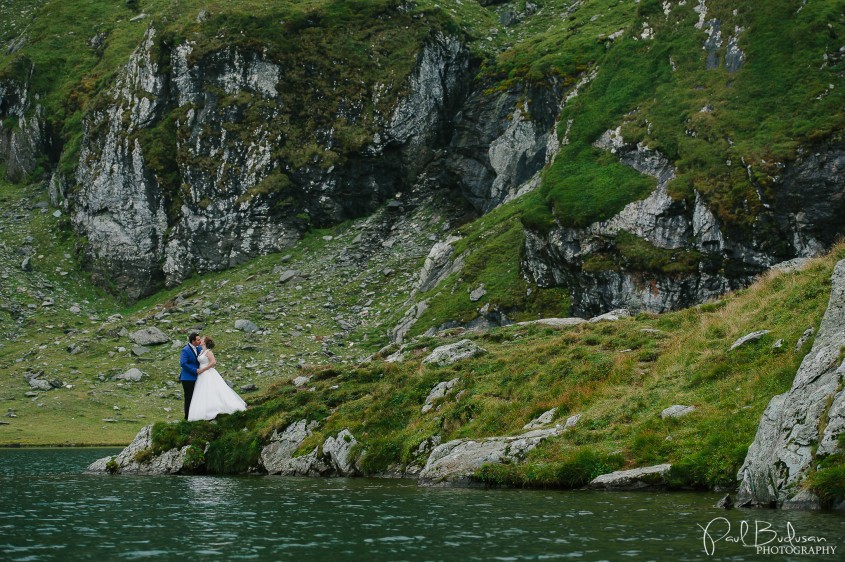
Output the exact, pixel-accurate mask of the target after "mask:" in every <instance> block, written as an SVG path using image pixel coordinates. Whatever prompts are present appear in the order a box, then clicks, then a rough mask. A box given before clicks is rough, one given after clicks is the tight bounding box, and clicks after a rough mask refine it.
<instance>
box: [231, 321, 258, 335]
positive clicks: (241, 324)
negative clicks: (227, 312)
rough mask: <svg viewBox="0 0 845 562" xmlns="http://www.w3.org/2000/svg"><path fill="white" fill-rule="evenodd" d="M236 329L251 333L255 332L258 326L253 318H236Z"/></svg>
mask: <svg viewBox="0 0 845 562" xmlns="http://www.w3.org/2000/svg"><path fill="white" fill-rule="evenodd" d="M235 329H236V330H240V331H241V332H246V333H247V334H251V333H253V332H257V331H258V326H256V325H255V323H254V322H252V321H251V320H243V319H240V320H235Z"/></svg>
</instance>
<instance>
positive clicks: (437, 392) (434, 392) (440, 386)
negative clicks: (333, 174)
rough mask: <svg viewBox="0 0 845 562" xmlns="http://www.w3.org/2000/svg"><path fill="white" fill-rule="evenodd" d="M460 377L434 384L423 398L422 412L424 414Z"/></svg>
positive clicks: (450, 389)
mask: <svg viewBox="0 0 845 562" xmlns="http://www.w3.org/2000/svg"><path fill="white" fill-rule="evenodd" d="M459 380H460V379H457V378H454V379H452V380H450V381H444V382H439V383H437V384H436V385H434V388H432V389H431V392H429V393H428V396H427V397H426V399H425V404H424V405H423V407H422V413H423V414H425V413H426V412H428V411H429V410H431V409H432V408H433V407H434V401H435V400H439V399H440V398H443V397H444V396H446V395H447V394H449V393H450V392H452V389H453V388H455V385H456V384H458V381H459Z"/></svg>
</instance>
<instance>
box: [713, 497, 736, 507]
mask: <svg viewBox="0 0 845 562" xmlns="http://www.w3.org/2000/svg"><path fill="white" fill-rule="evenodd" d="M733 506H734V501H733V499H732V498H731V495H730V494H725V497H723V498H722V499H720V500H719V501H717V502H716V505H714V506H713V507H717V508H719V509H731V508H732V507H733Z"/></svg>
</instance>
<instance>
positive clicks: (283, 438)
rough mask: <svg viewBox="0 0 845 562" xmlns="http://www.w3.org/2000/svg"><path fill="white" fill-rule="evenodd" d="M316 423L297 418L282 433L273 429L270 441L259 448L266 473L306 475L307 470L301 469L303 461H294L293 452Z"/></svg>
mask: <svg viewBox="0 0 845 562" xmlns="http://www.w3.org/2000/svg"><path fill="white" fill-rule="evenodd" d="M317 425H318V423H317V422H316V421H311V422H309V421H307V420H299V421H298V422H296V423H292V424H290V425H289V426H287V427H286V428H285V430H284V431H283V432H282V433H279V432H277V431H274V432H273V435H272V437H271V438H270V443H269V444H268V445H266V446H265V447H264V448H263V449H261V464H262V465H263V466H264V468H265V469H266V470H267V473H268V474H282V475H288V476H307V475H308V472H307V471H304V472H303V471H302V468H303V467H304V463H302V461H295V460H294V457H293V454H294V453H295V452H296V450H297V449H298V448H299V446H300V445H301V444H302V442H303V441H305V439H306V438H307V437H308V436H310V435H311V433H312V432H313V431H314V429H316V427H317Z"/></svg>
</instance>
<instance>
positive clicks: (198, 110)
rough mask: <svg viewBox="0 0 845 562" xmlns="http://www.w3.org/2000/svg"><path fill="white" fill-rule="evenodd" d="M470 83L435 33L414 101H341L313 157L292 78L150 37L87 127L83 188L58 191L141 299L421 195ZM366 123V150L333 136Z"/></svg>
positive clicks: (92, 254) (410, 85) (65, 183)
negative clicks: (299, 125)
mask: <svg viewBox="0 0 845 562" xmlns="http://www.w3.org/2000/svg"><path fill="white" fill-rule="evenodd" d="M168 49H169V50H168ZM318 71H319V70H315V72H318ZM469 71H470V66H469V56H468V53H467V51H466V49H465V48H464V46H463V45H462V44H461V43H460V41H458V39H457V38H455V37H453V36H448V35H445V34H442V33H435V34H433V35H432V36H431V37H430V39H429V40H428V41H427V42H426V43H425V44H424V45H423V47H422V49H421V51H420V53H419V55H418V57H417V64H416V66H415V68H414V70H413V72H412V73H411V75H410V76H408V77H407V79H406V82H405V84H404V88H403V91H404V92H405V94H404V96H403V97H402V98H401V99H396V100H386V101H385V102H383V103H381V104H377V103H375V102H374V101H373V100H368V99H367V98H366V94H362V96H361V97H359V98H357V99H343V98H341V99H338V100H335V102H336V108H337V109H336V113H335V114H333V115H331V116H329V117H330V122H329V124H327V125H326V126H325V127H319V128H317V129H316V130H315V131H314V135H315V137H316V139H317V142H318V144H315V145H313V146H300V143H303V141H305V140H306V139H298V138H289V137H287V136H286V134H285V131H287V130H290V127H287V128H286V125H287V124H288V123H289V122H290V121H291V120H296V119H307V118H308V115H307V113H308V112H307V110H305V111H303V112H302V113H299V114H298V113H297V112H296V111H295V110H292V109H291V108H290V105H289V104H290V101H291V94H290V92H286V91H285V89H286V88H288V87H290V86H289V80H288V78H287V75H288V74H289V73H290V69H287V68H285V67H284V66H283V65H282V64H280V63H278V62H276V61H275V60H273V59H272V58H270V57H268V56H267V55H266V54H263V53H261V52H256V51H251V50H246V49H241V48H236V47H230V48H226V49H223V50H219V51H213V52H210V53H207V54H204V55H202V56H199V57H198V56H195V55H194V54H193V48H192V45H191V44H190V43H181V44H179V45H175V46H168V45H167V44H166V42H163V41H161V40H159V39H158V38H157V32H156V28H155V27H150V28H149V29H148V31H147V33H146V35H145V37H144V40H143V42H142V44H141V45H140V46H139V47H138V48H137V49H136V50H135V52H134V53H133V54H132V56H131V58H130V60H129V62H128V63H127V65H126V66H125V67H124V68H123V69H122V70H121V71H120V72H119V74H118V78H117V79H116V81H115V83H114V85H113V86H112V88H111V89H110V91H109V92H108V94H107V95H106V98H107V100H108V101H107V103H105V104H104V105H103V107H102V109H100V110H98V111H95V112H94V113H93V114H91V115H89V117H88V119H87V120H86V122H85V135H84V138H83V142H82V150H81V154H80V159H79V166H78V168H77V170H76V175H75V178H73V179H72V180H68V179H66V178H65V179H63V180H57V179H54V182H53V183H54V184H55V185H58V186H59V187H58V188H56V189H54V193H55V195H56V203H60V202H62V201H64V204H65V205H66V206H67V207H68V208H70V209H72V212H73V222H74V225H75V228H76V229H77V231H78V232H79V234H80V235H82V236H84V237H85V240H86V242H87V244H86V251H87V253H88V255H89V258H90V262H91V264H92V267H93V268H94V270H95V271H96V272H97V273H98V275H99V276H100V277H101V279H102V280H103V281H107V282H108V283H110V284H113V285H114V286H116V287H117V288H120V289H122V290H124V291H126V292H127V293H128V294H129V296H130V297H132V298H137V297H139V296H141V295H144V294H147V293H149V292H150V291H152V290H154V289H155V288H156V287H158V286H159V285H160V283H161V282H162V281H163V282H165V283H166V284H168V285H172V284H176V283H179V282H180V281H182V280H183V279H185V278H186V277H187V276H188V275H190V274H191V273H192V272H204V271H211V270H218V269H224V268H227V267H230V266H232V265H234V264H237V263H240V262H242V261H244V260H246V259H248V258H250V257H253V256H256V255H262V254H266V253H269V252H272V251H278V250H280V249H282V248H284V247H286V246H289V245H290V244H291V243H292V242H293V241H294V240H297V239H298V238H299V237H300V235H301V233H302V231H303V230H304V229H305V228H308V226H309V225H316V226H320V225H329V224H334V223H337V222H339V221H341V220H344V219H346V218H350V217H357V216H361V215H363V214H365V213H369V212H372V211H373V210H375V208H376V207H377V206H379V205H380V204H382V203H383V202H384V201H386V200H387V199H388V198H389V197H392V196H393V195H394V194H395V193H397V192H400V191H402V190H404V189H409V188H410V187H411V182H412V181H413V180H414V178H415V177H416V176H417V175H418V174H419V173H420V172H422V170H423V169H424V167H425V166H426V165H427V164H428V163H429V162H430V161H431V159H432V157H433V151H434V150H435V149H436V147H437V146H438V144H439V143H442V142H443V138H444V137H445V136H446V135H447V133H446V132H445V131H444V123H445V122H446V121H447V120H448V118H449V116H450V115H451V113H452V111H453V110H452V107H453V106H454V105H455V104H456V103H457V100H458V99H460V97H461V95H462V81H463V79H464V78H465V77H466V75H467V73H468V72H469ZM315 80H316V79H315ZM367 86H368V88H372V87H374V86H375V85H372V84H370V85H367ZM385 89H388V90H389V88H386V87H385ZM320 95H332V93H331V92H323V93H321V94H320ZM365 105H370V108H369V109H365V108H364V106H365ZM373 106H374V108H375V109H373ZM383 108H389V110H390V112H389V113H385V114H382V113H379V111H380V110H383ZM366 111H375V113H374V114H372V115H368V114H365V112H366ZM361 121H372V122H373V123H374V127H375V128H376V130H375V132H374V134H373V136H372V138H370V139H369V141H368V142H365V143H363V145H362V146H361V147H360V149H355V150H352V149H350V148H349V147H348V146H344V145H343V140H342V139H338V138H337V136H339V134H340V132H339V131H336V130H335V129H334V128H333V127H332V126H331V124H330V123H331V122H342V123H347V124H355V123H356V122H361ZM300 149H301V150H300ZM302 151H304V152H305V154H304V155H301V154H299V152H302ZM309 151H310V152H309ZM293 158H301V161H299V162H292V161H291V160H292V159H293Z"/></svg>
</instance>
